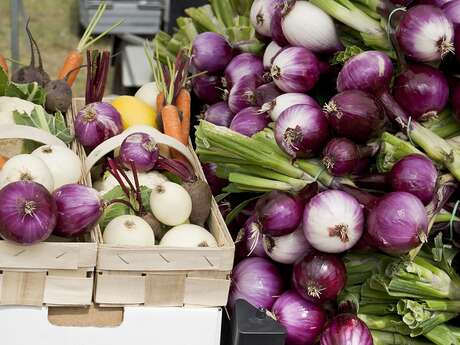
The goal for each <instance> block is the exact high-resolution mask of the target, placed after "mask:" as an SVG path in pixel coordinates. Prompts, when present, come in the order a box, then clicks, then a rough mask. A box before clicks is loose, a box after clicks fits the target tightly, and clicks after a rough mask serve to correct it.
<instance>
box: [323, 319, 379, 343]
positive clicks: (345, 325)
mask: <svg viewBox="0 0 460 345" xmlns="http://www.w3.org/2000/svg"><path fill="white" fill-rule="evenodd" d="M320 344H321V345H373V344H374V342H373V340H372V334H371V332H370V331H369V328H367V326H366V324H365V323H364V322H362V321H361V320H360V319H359V318H358V317H357V316H356V315H353V314H340V315H338V316H336V317H335V318H333V319H332V320H331V321H330V322H329V323H328V324H327V326H326V328H325V329H324V331H323V334H321V340H320Z"/></svg>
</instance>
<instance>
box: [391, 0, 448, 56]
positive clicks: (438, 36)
mask: <svg viewBox="0 0 460 345" xmlns="http://www.w3.org/2000/svg"><path fill="white" fill-rule="evenodd" d="M396 37H397V39H398V43H399V45H400V47H401V50H402V51H403V52H404V53H405V54H406V55H407V56H408V57H410V58H412V59H414V60H416V61H421V62H434V61H439V60H441V59H442V58H443V57H444V56H445V55H446V54H448V53H450V52H452V51H453V38H454V27H453V25H452V23H451V22H450V20H449V19H448V18H447V16H446V15H445V14H444V13H443V11H442V10H441V9H439V8H437V7H434V6H430V5H417V6H414V7H411V8H410V9H409V10H408V11H407V12H406V14H405V15H404V17H403V18H402V19H401V22H400V23H399V25H398V28H397V30H396Z"/></svg>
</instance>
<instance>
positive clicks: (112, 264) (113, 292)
mask: <svg viewBox="0 0 460 345" xmlns="http://www.w3.org/2000/svg"><path fill="white" fill-rule="evenodd" d="M72 105H73V110H74V111H73V113H75V114H76V112H77V110H78V109H81V107H82V106H83V100H82V99H74V100H73V104H72ZM189 149H190V151H191V154H192V156H193V158H194V160H193V162H192V164H193V166H194V169H195V172H196V173H197V175H198V177H199V178H201V179H205V176H204V173H203V170H202V169H201V165H200V163H199V160H198V157H197V156H196V155H195V153H194V151H193V149H192V148H191V146H190V147H189ZM87 180H88V181H90V176H87ZM207 227H208V229H209V230H210V231H211V233H212V234H213V235H214V237H215V238H216V240H217V242H218V244H219V247H217V248H190V249H188V248H187V249H184V248H165V247H159V246H154V247H153V246H152V247H125V246H110V245H106V244H104V243H103V240H102V234H101V232H100V229H99V228H98V229H97V241H98V255H97V266H96V286H95V295H94V301H95V302H96V303H97V304H99V305H101V306H124V305H148V306H204V307H216V306H223V305H226V304H227V299H228V292H229V288H230V277H229V275H230V272H231V270H232V267H233V258H234V252H235V248H234V244H233V241H232V238H231V236H230V233H229V232H228V229H227V226H226V225H225V222H224V220H223V218H222V216H221V214H220V212H219V209H218V206H217V203H216V201H215V200H214V199H213V200H212V210H211V216H210V219H209V222H208V224H207Z"/></svg>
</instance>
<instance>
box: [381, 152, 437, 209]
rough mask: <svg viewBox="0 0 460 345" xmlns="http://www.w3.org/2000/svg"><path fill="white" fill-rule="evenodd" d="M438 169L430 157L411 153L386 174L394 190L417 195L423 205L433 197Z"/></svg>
mask: <svg viewBox="0 0 460 345" xmlns="http://www.w3.org/2000/svg"><path fill="white" fill-rule="evenodd" d="M437 180H438V171H437V170H436V167H435V166H434V164H433V162H432V161H431V159H429V158H427V157H425V156H423V155H420V154H412V155H409V156H406V157H404V158H403V159H401V160H399V161H398V162H396V164H395V165H394V166H393V168H392V169H391V171H390V173H389V175H388V182H389V184H390V185H391V189H392V190H393V191H394V192H407V193H411V194H413V195H415V196H416V197H418V198H419V199H420V200H421V201H422V202H423V204H424V205H428V204H429V203H430V202H431V200H432V199H433V196H434V192H435V188H436V182H437Z"/></svg>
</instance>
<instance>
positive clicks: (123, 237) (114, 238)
mask: <svg viewBox="0 0 460 345" xmlns="http://www.w3.org/2000/svg"><path fill="white" fill-rule="evenodd" d="M103 240H104V243H105V244H110V245H116V246H117V245H118V246H153V245H155V235H154V234H153V230H152V228H151V227H150V225H149V224H148V223H147V222H146V221H145V220H143V219H142V218H140V217H138V216H133V215H124V216H119V217H116V218H114V219H112V220H111V221H110V222H109V224H107V226H106V227H105V229H104V234H103Z"/></svg>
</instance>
